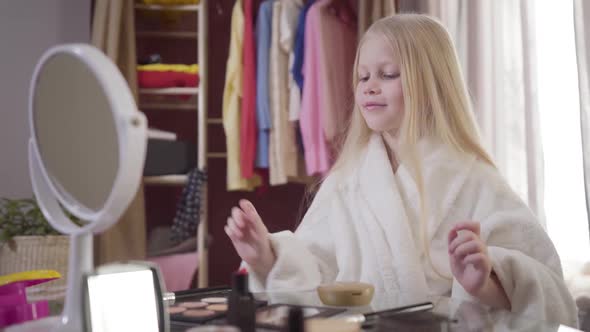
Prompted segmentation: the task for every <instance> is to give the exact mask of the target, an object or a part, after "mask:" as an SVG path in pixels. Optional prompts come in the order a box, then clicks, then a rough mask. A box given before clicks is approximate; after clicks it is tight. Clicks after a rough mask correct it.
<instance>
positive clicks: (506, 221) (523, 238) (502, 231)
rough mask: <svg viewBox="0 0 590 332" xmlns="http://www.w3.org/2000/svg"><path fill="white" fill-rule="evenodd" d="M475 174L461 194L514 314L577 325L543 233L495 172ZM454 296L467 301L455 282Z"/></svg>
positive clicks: (552, 250)
mask: <svg viewBox="0 0 590 332" xmlns="http://www.w3.org/2000/svg"><path fill="white" fill-rule="evenodd" d="M476 175H477V176H476V177H475V181H472V183H471V184H467V185H466V190H465V192H463V194H462V195H460V196H461V197H471V199H470V200H471V208H473V212H472V214H471V215H472V216H473V220H476V221H480V222H481V237H482V239H483V240H484V241H485V243H486V244H487V246H488V254H489V256H490V259H491V261H492V266H493V271H494V272H495V273H496V275H497V276H498V279H499V280H500V282H501V284H502V287H503V288H504V290H505V291H506V294H507V296H508V298H509V300H510V303H511V306H512V311H513V312H515V313H518V314H521V315H525V316H530V317H532V318H534V319H540V320H545V321H549V322H558V323H561V324H566V325H569V326H577V324H578V323H577V309H576V306H575V303H574V301H573V299H572V296H571V295H570V293H569V291H568V289H567V287H566V285H565V282H564V280H563V274H562V270H561V263H560V260H559V256H558V254H557V251H556V250H555V247H554V246H553V243H552V242H551V240H550V239H549V237H548V235H547V233H546V232H545V230H544V229H543V228H542V227H541V225H540V224H539V222H538V221H537V219H536V217H535V216H534V214H533V213H532V212H531V210H530V209H529V208H528V207H527V206H526V205H525V203H524V202H523V201H522V200H521V199H520V198H519V197H518V196H517V195H516V193H514V192H513V191H512V190H511V189H510V188H509V187H508V185H507V184H506V183H505V181H504V180H503V179H501V177H500V176H499V174H498V172H497V171H496V170H492V169H491V168H488V167H481V168H480V170H479V171H476ZM459 199H461V198H459ZM474 200H475V201H474ZM464 203H467V201H465V200H464ZM452 293H453V296H458V297H463V298H468V299H470V298H471V296H469V295H468V293H467V292H466V291H465V290H464V289H463V288H462V287H461V285H460V284H459V283H458V282H457V281H456V280H454V281H453V289H452Z"/></svg>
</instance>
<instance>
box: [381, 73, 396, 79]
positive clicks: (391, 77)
mask: <svg viewBox="0 0 590 332" xmlns="http://www.w3.org/2000/svg"><path fill="white" fill-rule="evenodd" d="M382 76H383V78H385V79H388V80H393V79H396V78H398V77H399V74H385V73H384V74H383V75H382Z"/></svg>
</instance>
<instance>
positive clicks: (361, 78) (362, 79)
mask: <svg viewBox="0 0 590 332" xmlns="http://www.w3.org/2000/svg"><path fill="white" fill-rule="evenodd" d="M368 80H369V76H361V77H359V81H361V82H366V81H368Z"/></svg>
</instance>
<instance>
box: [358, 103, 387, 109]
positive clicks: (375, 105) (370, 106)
mask: <svg viewBox="0 0 590 332" xmlns="http://www.w3.org/2000/svg"><path fill="white" fill-rule="evenodd" d="M385 106H387V105H386V104H381V103H364V104H363V108H364V109H366V110H368V111H371V110H376V109H381V108H383V107H385Z"/></svg>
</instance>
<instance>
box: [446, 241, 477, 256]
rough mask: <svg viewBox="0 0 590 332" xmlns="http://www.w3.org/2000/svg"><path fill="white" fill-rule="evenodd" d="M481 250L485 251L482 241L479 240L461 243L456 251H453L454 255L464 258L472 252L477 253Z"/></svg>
mask: <svg viewBox="0 0 590 332" xmlns="http://www.w3.org/2000/svg"><path fill="white" fill-rule="evenodd" d="M480 252H483V250H482V247H481V243H480V242H478V241H469V242H466V243H463V244H461V245H459V246H458V247H457V249H456V250H455V252H453V256H455V257H456V258H463V257H465V256H468V255H470V254H476V253H480Z"/></svg>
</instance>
